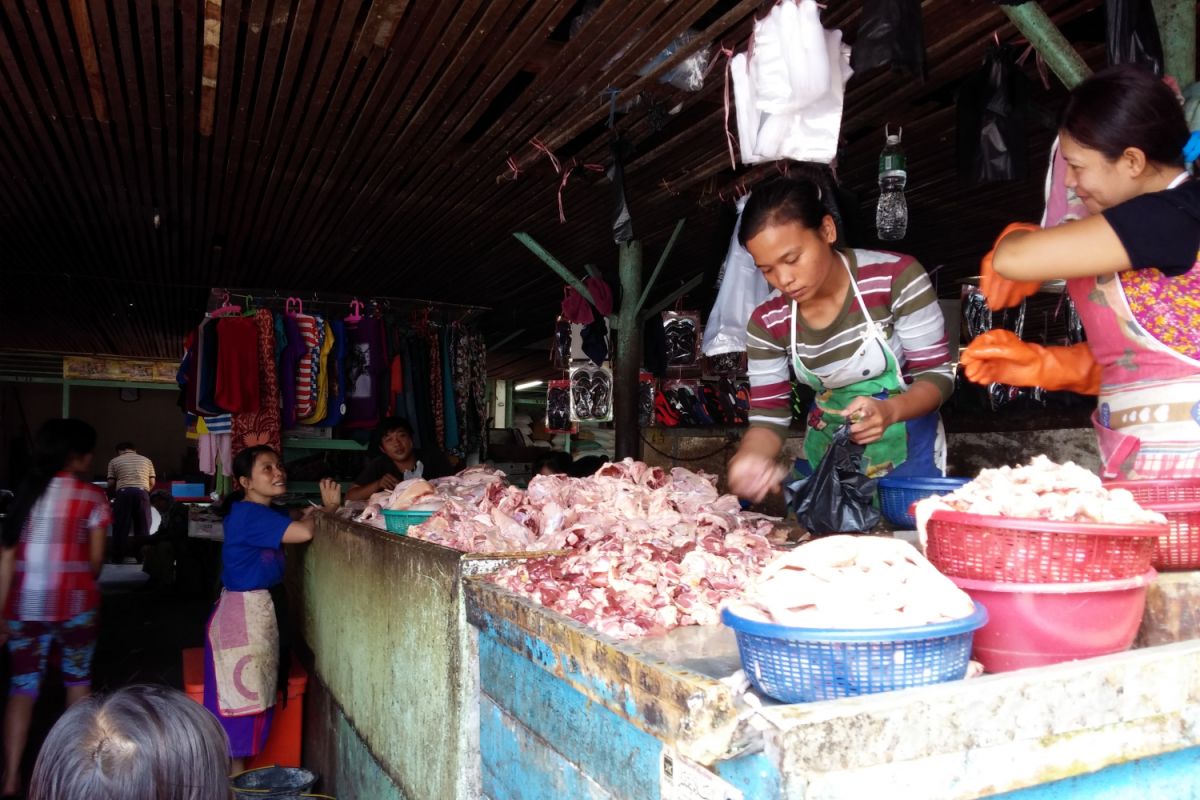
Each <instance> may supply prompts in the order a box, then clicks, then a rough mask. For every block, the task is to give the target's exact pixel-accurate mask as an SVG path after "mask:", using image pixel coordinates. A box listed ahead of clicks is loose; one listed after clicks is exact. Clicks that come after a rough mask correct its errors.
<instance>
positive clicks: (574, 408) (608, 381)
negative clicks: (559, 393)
mask: <svg viewBox="0 0 1200 800" xmlns="http://www.w3.org/2000/svg"><path fill="white" fill-rule="evenodd" d="M570 386H571V389H570V395H571V420H572V421H573V422H609V421H611V420H612V386H613V380H612V371H611V370H609V369H608V368H607V367H592V366H586V367H574V368H572V370H571V380H570Z"/></svg>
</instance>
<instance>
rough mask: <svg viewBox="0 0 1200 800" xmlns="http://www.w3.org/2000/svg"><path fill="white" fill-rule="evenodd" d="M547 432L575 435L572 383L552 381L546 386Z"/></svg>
mask: <svg viewBox="0 0 1200 800" xmlns="http://www.w3.org/2000/svg"><path fill="white" fill-rule="evenodd" d="M546 430H547V431H549V432H551V433H575V431H576V430H577V428H576V426H575V425H574V424H572V422H571V382H570V381H550V383H549V384H547V386H546Z"/></svg>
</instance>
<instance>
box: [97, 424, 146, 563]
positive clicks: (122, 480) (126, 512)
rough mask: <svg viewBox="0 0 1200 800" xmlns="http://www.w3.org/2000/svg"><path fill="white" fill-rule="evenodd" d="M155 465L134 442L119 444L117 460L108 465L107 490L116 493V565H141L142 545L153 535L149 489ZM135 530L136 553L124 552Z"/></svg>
mask: <svg viewBox="0 0 1200 800" xmlns="http://www.w3.org/2000/svg"><path fill="white" fill-rule="evenodd" d="M154 478H155V475H154V463H153V462H152V461H151V460H150V459H148V458H146V457H145V456H143V455H139V454H138V451H137V449H136V448H135V447H134V445H133V442H121V443H120V444H118V445H117V457H116V458H114V459H113V460H112V461H109V462H108V490H109V492H111V493H113V496H114V498H115V499H114V501H113V548H112V560H113V561H114V562H115V563H118V564H119V563H121V562H122V561H124V562H126V563H141V560H142V559H141V550H142V546H143V545H144V544H145V543H146V539H147V537H148V536H149V535H150V490H151V489H153V488H154ZM131 526H132V527H133V539H134V553H133V554H129V553H127V552H126V550H125V539H126V537H127V536H128V535H129V528H130V527H131Z"/></svg>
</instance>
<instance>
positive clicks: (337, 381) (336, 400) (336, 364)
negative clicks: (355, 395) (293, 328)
mask: <svg viewBox="0 0 1200 800" xmlns="http://www.w3.org/2000/svg"><path fill="white" fill-rule="evenodd" d="M329 331H330V336H331V339H332V342H333V344H332V346H331V348H330V351H329V362H328V367H327V371H328V373H329V397H328V400H327V406H328V411H327V413H326V414H325V419H324V420H323V421H322V422H321V427H323V428H332V427H333V426H334V425H339V424H341V421H342V417H343V415H344V414H345V413H346V324H345V323H344V322H342V321H341V320H332V321H331V322H330V323H329Z"/></svg>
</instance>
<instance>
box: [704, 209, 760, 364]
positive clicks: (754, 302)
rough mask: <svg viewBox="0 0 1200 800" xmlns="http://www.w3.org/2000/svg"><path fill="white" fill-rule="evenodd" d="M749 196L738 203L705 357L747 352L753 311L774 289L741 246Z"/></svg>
mask: <svg viewBox="0 0 1200 800" xmlns="http://www.w3.org/2000/svg"><path fill="white" fill-rule="evenodd" d="M749 199H750V195H746V196H745V197H742V198H741V199H740V200H738V221H737V224H736V225H734V226H733V237H732V238H731V239H730V240H729V251H728V252H727V253H726V254H725V264H724V265H723V266H722V267H721V279H720V280H721V286H720V288H719V289H718V290H717V301H716V302H715V303H713V307H712V311H711V312H710V313H709V315H708V324H707V325H705V326H704V340H703V344H702V345H701V349H702V350H703V351H704V355H706V356H716V355H721V354H722V353H740V352H743V351H745V349H746V324H747V323H748V322H750V315H751V314H753V313H754V309H756V308H758V306H759V305H760V304H762V303H763V301H765V300H766V299H767V295H769V294H770V293H771V287H770V285H769V284H768V283H767V279H766V278H764V277H763V274H762V272H761V271H759V269H758V267H756V266H755V265H754V259H753V258H752V257H751V255H750V253H748V252H747V251H746V248H744V247H742V246H741V245H740V244H738V238H737V237H738V231H739V230H741V227H742V211H743V210H745V208H746V201H747V200H749Z"/></svg>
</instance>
